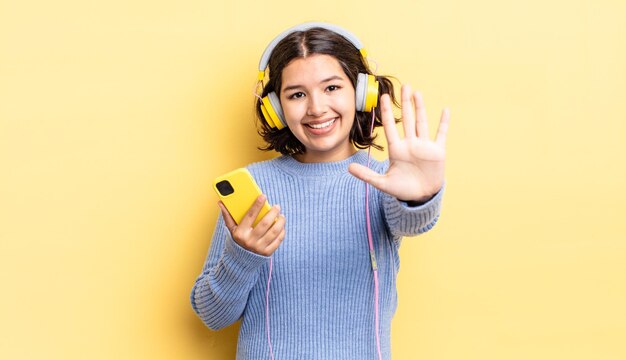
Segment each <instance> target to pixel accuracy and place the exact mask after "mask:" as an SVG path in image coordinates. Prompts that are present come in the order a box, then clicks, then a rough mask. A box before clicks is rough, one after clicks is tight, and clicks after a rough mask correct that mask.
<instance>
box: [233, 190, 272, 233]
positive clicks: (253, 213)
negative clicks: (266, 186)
mask: <svg viewBox="0 0 626 360" xmlns="http://www.w3.org/2000/svg"><path fill="white" fill-rule="evenodd" d="M265 200H267V198H266V197H265V195H259V196H258V197H257V198H256V200H255V201H254V203H252V206H250V209H249V210H248V212H246V214H245V215H244V216H243V219H241V223H240V224H239V225H241V226H245V227H246V228H252V227H253V224H254V221H255V220H256V218H257V216H259V213H260V212H261V209H262V208H263V204H265Z"/></svg>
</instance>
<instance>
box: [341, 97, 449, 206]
mask: <svg viewBox="0 0 626 360" xmlns="http://www.w3.org/2000/svg"><path fill="white" fill-rule="evenodd" d="M380 100H381V101H380V102H381V104H380V105H381V106H380V110H381V116H382V122H383V128H384V130H385V136H386V137H387V143H388V146H389V168H388V170H387V173H385V174H378V173H376V172H375V171H373V170H371V169H368V168H367V167H366V166H363V165H360V164H351V165H350V168H349V171H350V173H351V174H352V175H354V176H356V177H357V178H359V179H361V180H363V181H365V182H367V183H369V184H371V185H372V186H374V187H376V188H378V189H380V190H381V191H384V192H386V193H388V194H389V195H392V196H394V197H396V198H397V199H399V200H403V201H416V202H423V201H426V200H428V199H429V198H431V197H432V196H433V195H434V194H436V193H437V192H438V191H439V190H440V189H441V187H442V186H443V181H444V172H445V158H446V152H445V145H446V134H447V131H448V123H449V118H450V113H449V111H448V110H447V109H444V110H443V112H442V114H441V120H440V121H439V129H438V131H437V135H436V138H435V140H434V141H433V140H431V139H430V137H429V132H428V120H427V118H426V108H425V107H424V101H423V99H422V95H421V94H420V93H419V92H415V93H413V92H412V91H411V88H410V87H409V86H408V85H404V86H402V124H403V127H404V137H403V138H401V137H400V135H399V134H398V130H397V128H396V124H395V120H394V116H393V110H392V107H391V100H390V99H389V95H387V94H385V95H383V96H381V99H380Z"/></svg>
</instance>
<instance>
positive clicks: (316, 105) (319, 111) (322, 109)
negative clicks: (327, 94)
mask: <svg viewBox="0 0 626 360" xmlns="http://www.w3.org/2000/svg"><path fill="white" fill-rule="evenodd" d="M307 105H308V106H307V110H306V114H307V115H308V116H313V117H320V116H322V115H324V114H326V113H327V112H328V105H327V104H326V101H325V100H324V96H323V95H320V94H311V95H309V102H308V104H307Z"/></svg>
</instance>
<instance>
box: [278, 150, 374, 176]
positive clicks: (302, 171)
mask: <svg viewBox="0 0 626 360" xmlns="http://www.w3.org/2000/svg"><path fill="white" fill-rule="evenodd" d="M276 160H277V161H276V165H277V166H278V167H279V168H281V169H282V170H284V171H286V172H288V173H290V174H293V175H296V176H309V177H320V176H328V175H334V174H340V173H347V172H348V166H349V165H350V164H352V163H359V164H366V163H367V153H366V152H365V151H362V150H359V151H357V152H356V153H354V154H353V155H351V156H350V157H348V158H346V159H344V160H339V161H333V162H317V163H303V162H299V161H298V160H296V159H294V158H293V157H291V156H288V155H283V156H280V157H278V158H277V159H276Z"/></svg>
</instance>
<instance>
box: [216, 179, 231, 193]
mask: <svg viewBox="0 0 626 360" xmlns="http://www.w3.org/2000/svg"><path fill="white" fill-rule="evenodd" d="M215 186H216V187H217V190H218V191H219V192H220V194H222V196H228V195H230V194H232V193H234V192H235V189H233V186H232V185H231V184H230V183H229V182H228V180H222V181H220V182H218V183H217V184H216V185H215Z"/></svg>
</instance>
